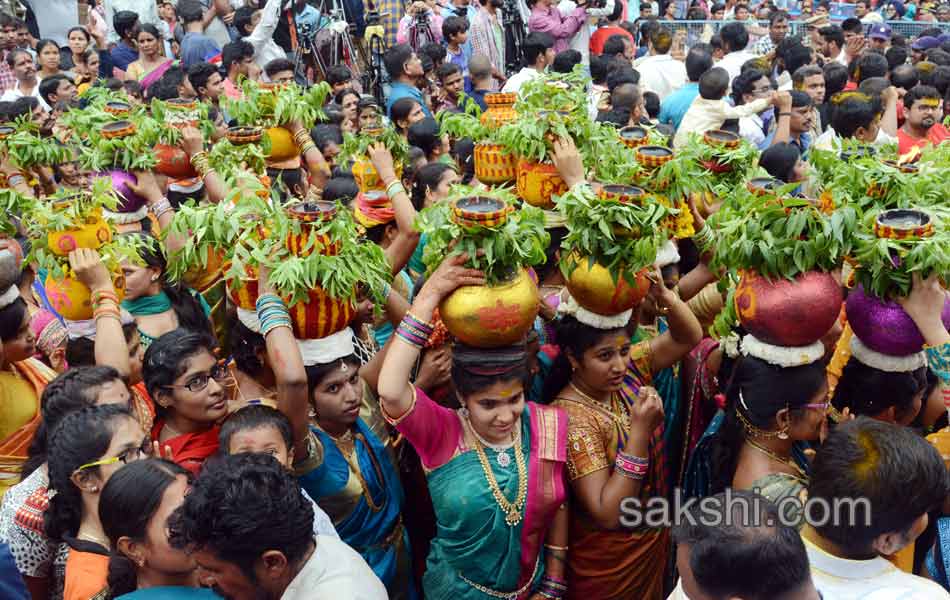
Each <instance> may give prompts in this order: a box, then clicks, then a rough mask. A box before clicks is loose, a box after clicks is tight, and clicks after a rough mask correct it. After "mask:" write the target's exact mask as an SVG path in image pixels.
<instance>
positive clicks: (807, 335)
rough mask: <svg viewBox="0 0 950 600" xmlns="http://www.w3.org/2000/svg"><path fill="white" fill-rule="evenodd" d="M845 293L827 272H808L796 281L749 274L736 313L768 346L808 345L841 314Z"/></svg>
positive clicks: (741, 286) (738, 291) (741, 283)
mask: <svg viewBox="0 0 950 600" xmlns="http://www.w3.org/2000/svg"><path fill="white" fill-rule="evenodd" d="M843 299H844V294H843V292H842V291H841V286H840V285H839V284H838V282H837V281H835V278H834V277H832V276H831V275H830V274H828V273H822V272H820V271H809V272H808V273H802V274H800V275H798V276H796V277H795V278H794V279H793V280H791V281H789V280H788V279H777V280H774V281H769V280H768V279H766V278H764V277H762V276H761V275H759V274H758V273H755V272H752V271H746V272H744V273H743V274H742V278H741V279H740V280H739V285H738V286H737V287H736V296H735V303H736V312H737V314H738V315H739V322H740V323H742V326H743V327H745V329H746V331H748V332H749V333H751V334H752V335H754V336H755V337H756V338H758V339H760V340H762V341H763V342H765V343H767V344H773V345H776V346H807V345H809V344H812V343H814V342H815V341H817V340H819V339H820V338H821V336H823V335H825V334H826V333H828V330H829V329H831V327H832V326H833V325H834V324H835V320H836V319H837V318H838V315H839V314H840V313H841V301H842V300H843Z"/></svg>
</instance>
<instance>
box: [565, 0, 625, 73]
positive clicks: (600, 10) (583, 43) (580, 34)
mask: <svg viewBox="0 0 950 600" xmlns="http://www.w3.org/2000/svg"><path fill="white" fill-rule="evenodd" d="M576 8H577V3H576V2H575V0H560V3H559V4H558V5H557V9H558V11H560V13H561V14H562V15H569V14H571V13H572V12H573V11H574V10H575V9H576ZM615 14H619V15H620V16H617V17H616V19H615V22H616V21H619V20H620V19H621V18H622V15H623V3H622V2H621V0H589V1H588V4H587V15H586V17H585V18H584V23H583V24H582V25H581V28H580V29H578V30H577V33H575V34H574V37H573V38H571V49H572V50H577V51H578V52H580V53H581V57H582V62H583V63H584V64H585V65H587V64H590V40H591V33H590V27H588V23H589V20H590V19H591V18H593V20H594V21H595V22H596V21H597V20H598V19H600V18H601V17H606V18H608V19H610V18H613V17H614V15H615ZM618 29H619V28H618Z"/></svg>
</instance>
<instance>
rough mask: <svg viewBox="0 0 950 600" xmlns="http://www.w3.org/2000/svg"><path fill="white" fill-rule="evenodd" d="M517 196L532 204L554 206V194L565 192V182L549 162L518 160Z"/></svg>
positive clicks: (544, 206)
mask: <svg viewBox="0 0 950 600" xmlns="http://www.w3.org/2000/svg"><path fill="white" fill-rule="evenodd" d="M515 189H516V191H517V193H518V196H519V197H520V198H521V199H522V200H524V201H525V202H527V203H528V204H530V205H532V206H537V207H539V208H554V196H555V195H557V196H560V195H561V194H566V193H567V189H568V188H567V184H566V183H564V180H563V179H561V174H560V173H559V172H558V170H557V167H555V166H554V165H553V164H551V163H539V162H534V161H529V160H525V159H523V158H522V159H519V160H518V183H517V184H516V186H515Z"/></svg>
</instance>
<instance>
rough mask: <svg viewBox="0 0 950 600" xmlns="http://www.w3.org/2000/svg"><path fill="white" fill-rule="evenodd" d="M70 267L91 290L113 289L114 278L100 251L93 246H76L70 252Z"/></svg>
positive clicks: (77, 277)
mask: <svg viewBox="0 0 950 600" xmlns="http://www.w3.org/2000/svg"><path fill="white" fill-rule="evenodd" d="M69 268H70V269H72V271H73V273H75V274H76V279H78V280H79V282H80V283H82V284H84V285H85V286H86V287H88V288H89V289H90V290H93V291H96V290H111V289H113V288H112V278H111V277H110V276H109V270H108V269H106V266H105V264H103V262H102V257H101V256H99V253H98V252H97V251H95V250H92V249H91V248H76V249H75V250H73V251H72V252H70V253H69Z"/></svg>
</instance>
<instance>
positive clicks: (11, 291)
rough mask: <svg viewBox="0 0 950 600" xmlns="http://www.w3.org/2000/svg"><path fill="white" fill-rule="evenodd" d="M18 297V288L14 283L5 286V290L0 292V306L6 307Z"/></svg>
mask: <svg viewBox="0 0 950 600" xmlns="http://www.w3.org/2000/svg"><path fill="white" fill-rule="evenodd" d="M19 297H20V288H18V287H17V286H16V285H15V284H14V285H11V286H10V287H9V288H7V291H5V292H3V294H0V308H6V307H8V306H10V305H11V304H13V303H14V302H16V299H17V298H19Z"/></svg>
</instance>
